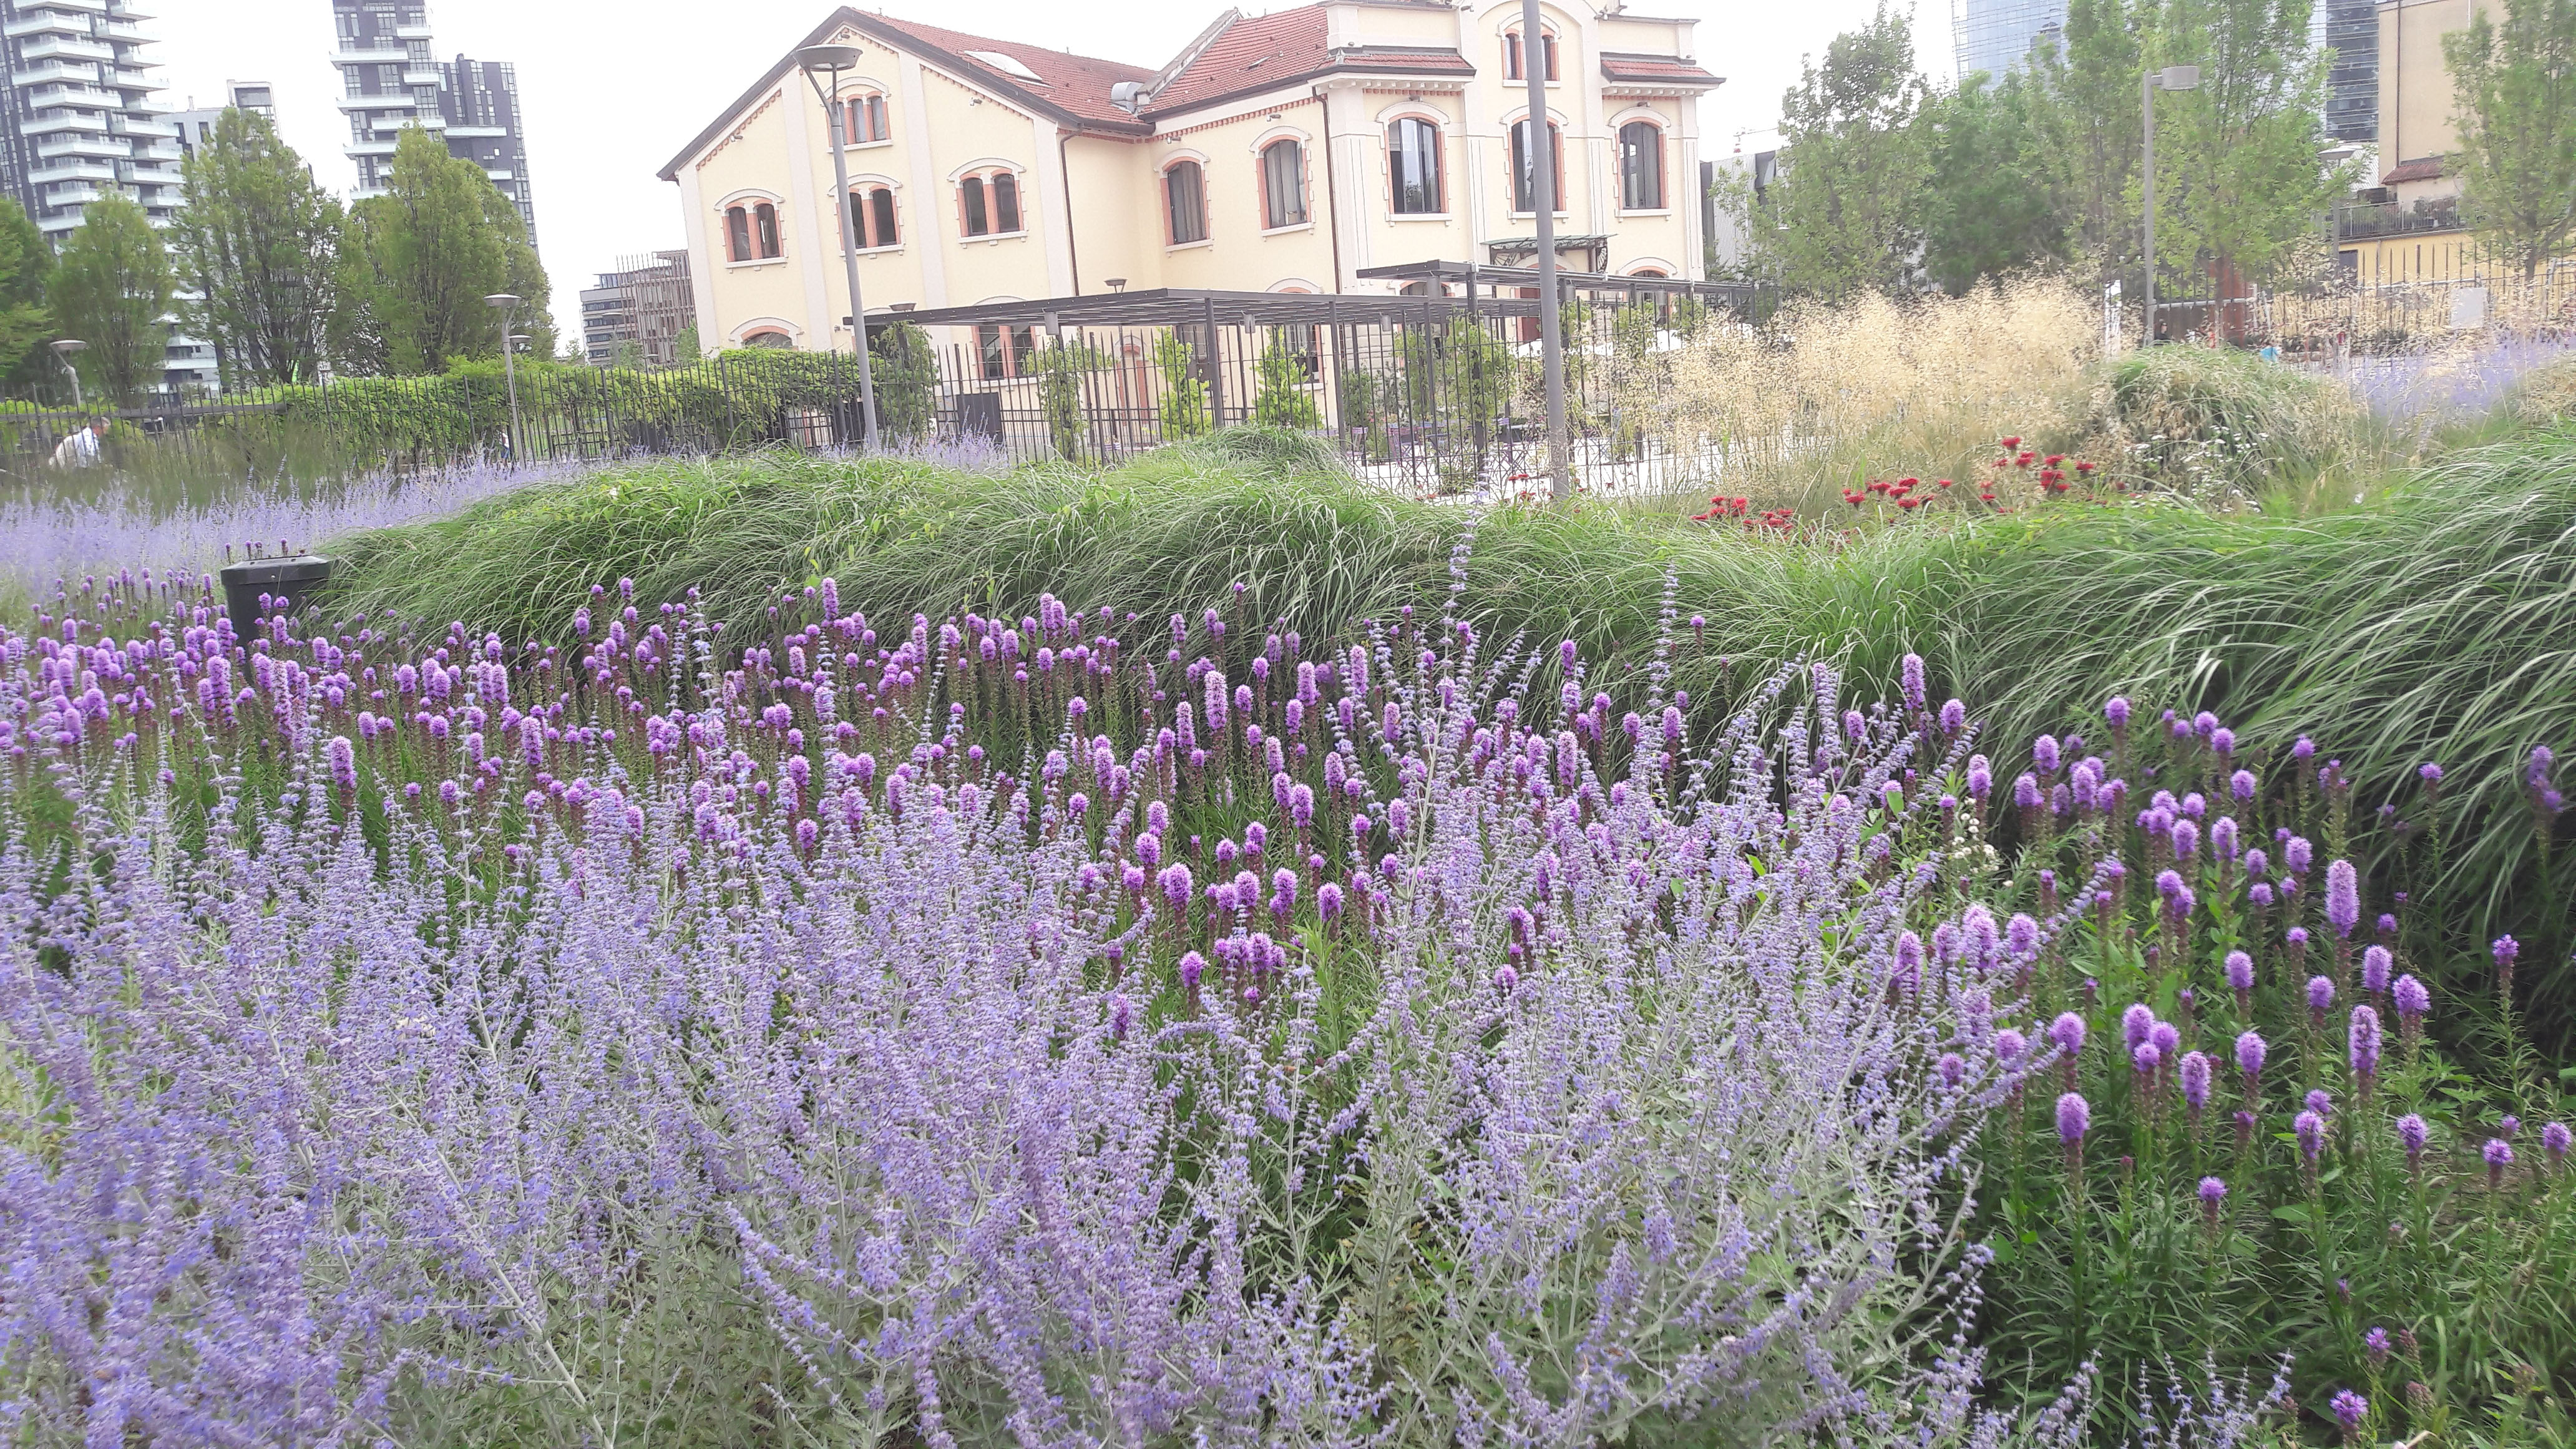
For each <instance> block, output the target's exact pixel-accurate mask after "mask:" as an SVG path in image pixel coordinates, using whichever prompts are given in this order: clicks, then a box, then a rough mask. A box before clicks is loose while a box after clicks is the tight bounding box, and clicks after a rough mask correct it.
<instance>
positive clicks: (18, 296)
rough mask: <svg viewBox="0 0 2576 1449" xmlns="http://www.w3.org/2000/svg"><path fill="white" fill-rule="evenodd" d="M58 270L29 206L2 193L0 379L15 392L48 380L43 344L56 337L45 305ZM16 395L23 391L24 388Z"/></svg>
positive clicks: (0, 213) (0, 224)
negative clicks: (12, 385)
mask: <svg viewBox="0 0 2576 1449" xmlns="http://www.w3.org/2000/svg"><path fill="white" fill-rule="evenodd" d="M53 272H54V249H53V248H52V247H50V246H48V245H46V244H45V234H44V233H43V232H41V231H38V230H37V229H36V223H35V222H34V221H33V220H31V219H29V217H28V216H27V213H26V209H25V208H23V207H21V206H19V205H18V203H17V202H16V201H15V200H14V199H12V198H9V197H0V378H7V379H9V380H10V381H11V382H12V383H13V384H15V385H16V386H14V387H13V388H12V391H13V392H17V391H18V389H19V388H23V387H25V386H26V385H27V384H29V383H31V382H38V381H39V380H40V379H41V380H42V381H44V382H50V381H51V379H45V378H43V374H42V371H41V370H42V369H44V368H46V367H47V366H48V365H49V362H48V354H47V353H46V351H45V347H44V344H45V343H47V342H49V341H51V340H53V337H54V336H55V333H54V316H53V313H52V311H51V310H50V309H48V308H47V307H46V305H45V283H46V282H47V281H48V280H50V279H51V278H52V276H53ZM18 395H20V396H24V393H23V392H19V393H18Z"/></svg>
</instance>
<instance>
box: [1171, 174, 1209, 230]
mask: <svg viewBox="0 0 2576 1449" xmlns="http://www.w3.org/2000/svg"><path fill="white" fill-rule="evenodd" d="M1163 189H1164V193H1165V197H1166V200H1167V201H1168V202H1169V207H1168V209H1169V211H1170V213H1171V219H1172V245H1174V246H1183V245H1186V244H1188V243H1190V242H1201V241H1206V240H1207V234H1208V233H1207V190H1206V183H1205V181H1204V180H1203V179H1202V177H1201V175H1200V173H1199V163H1197V162H1196V161H1183V162H1181V163H1180V164H1178V165H1176V166H1174V167H1173V168H1172V169H1171V170H1169V171H1166V172H1164V173H1163Z"/></svg>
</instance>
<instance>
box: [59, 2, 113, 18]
mask: <svg viewBox="0 0 2576 1449" xmlns="http://www.w3.org/2000/svg"><path fill="white" fill-rule="evenodd" d="M45 3H46V4H47V5H49V6H51V7H52V8H54V9H56V10H77V11H79V12H80V13H82V14H83V15H105V14H106V13H107V0H45Z"/></svg>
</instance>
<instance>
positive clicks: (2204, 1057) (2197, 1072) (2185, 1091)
mask: <svg viewBox="0 0 2576 1449" xmlns="http://www.w3.org/2000/svg"><path fill="white" fill-rule="evenodd" d="M2179 1075H2180V1076H2181V1078H2182V1099H2183V1101H2184V1102H2185V1103H2187V1104H2188V1105H2189V1106H2190V1107H2191V1114H2192V1115H2193V1116H2195V1117H2197V1116H2199V1115H2200V1112H2201V1109H2202V1108H2204V1107H2206V1106H2208V1105H2209V1078H2210V1066H2209V1056H2208V1054H2207V1053H2205V1052H2191V1053H2188V1054H2186V1055H2185V1056H2184V1057H2183V1059H2182V1067H2181V1069H2180V1072H2179Z"/></svg>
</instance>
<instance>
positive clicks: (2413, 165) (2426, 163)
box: [2379, 156, 2443, 186]
mask: <svg viewBox="0 0 2576 1449" xmlns="http://www.w3.org/2000/svg"><path fill="white" fill-rule="evenodd" d="M2442 167H2443V158H2442V157H2439V156H2421V157H2418V158H2416V159H2415V160H2412V161H2400V162H2398V163H2397V164H2396V165H2394V166H2391V167H2389V168H2388V169H2387V170H2386V171H2384V172H2382V173H2380V177H2379V184H2380V185H2382V186H2395V185H2396V184H2397V183H2399V182H2401V181H2439V180H2441V179H2442V176H2443V169H2442Z"/></svg>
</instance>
